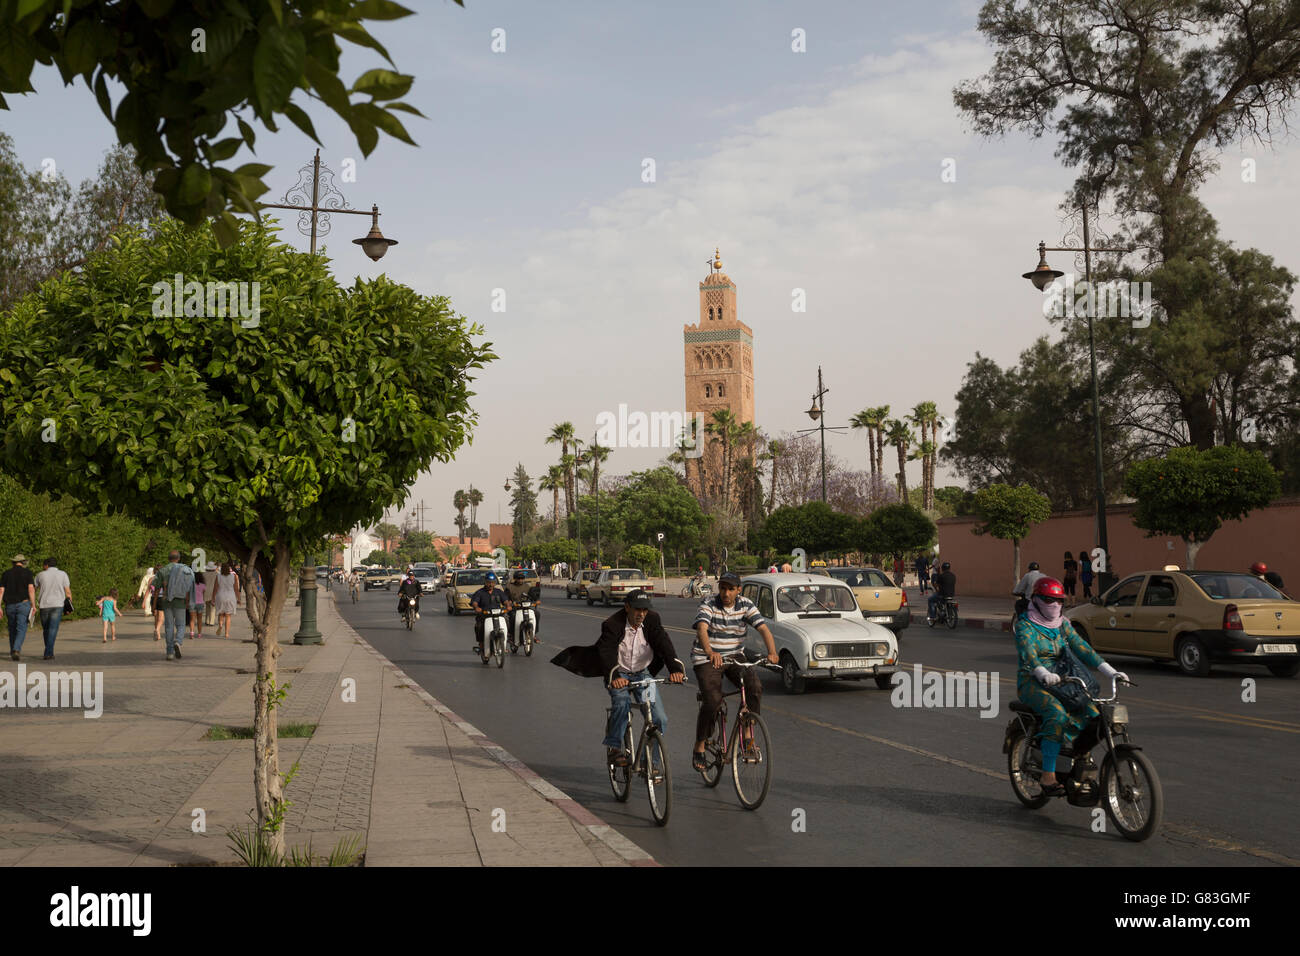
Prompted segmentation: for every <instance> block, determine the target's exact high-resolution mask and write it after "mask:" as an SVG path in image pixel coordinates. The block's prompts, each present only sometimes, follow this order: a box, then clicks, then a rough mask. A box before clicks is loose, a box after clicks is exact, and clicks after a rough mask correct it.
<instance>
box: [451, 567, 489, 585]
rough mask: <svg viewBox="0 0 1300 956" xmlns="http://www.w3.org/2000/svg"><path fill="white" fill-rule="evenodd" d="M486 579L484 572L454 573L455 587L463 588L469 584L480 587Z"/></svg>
mask: <svg viewBox="0 0 1300 956" xmlns="http://www.w3.org/2000/svg"><path fill="white" fill-rule="evenodd" d="M486 578H487V572H486V571H458V572H456V587H458V588H460V587H465V586H466V585H470V584H472V585H474V586H476V587H482V586H483V581H484V580H485V579H486Z"/></svg>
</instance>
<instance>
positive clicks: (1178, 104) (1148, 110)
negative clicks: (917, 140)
mask: <svg viewBox="0 0 1300 956" xmlns="http://www.w3.org/2000/svg"><path fill="white" fill-rule="evenodd" d="M979 29H980V31H981V32H982V33H983V34H984V35H985V37H986V38H987V39H988V40H989V41H990V42H991V43H992V44H993V47H994V49H995V54H994V62H993V65H992V67H991V68H990V69H989V71H988V72H987V73H986V74H985V75H984V76H982V77H980V78H979V79H977V80H973V81H967V82H964V83H962V84H960V85H959V86H958V87H957V88H956V89H955V90H954V93H953V95H954V100H955V103H956V105H957V108H958V109H959V110H960V111H961V113H962V114H963V115H964V116H965V117H966V118H967V119H968V120H969V121H970V122H971V124H972V125H973V126H974V129H975V131H976V132H977V133H979V134H981V135H984V136H989V137H995V136H997V137H1000V136H1003V135H1005V134H1006V133H1007V132H1009V131H1011V130H1015V129H1019V130H1023V131H1025V132H1028V133H1029V134H1030V135H1031V136H1035V137H1038V136H1041V135H1043V134H1044V133H1045V132H1048V131H1049V130H1054V131H1055V132H1056V134H1057V137H1058V138H1057V146H1056V155H1057V156H1058V157H1060V159H1061V161H1062V163H1063V164H1065V165H1066V166H1068V167H1070V168H1077V169H1078V170H1079V173H1078V176H1077V178H1076V180H1075V190H1074V197H1073V199H1074V200H1076V201H1077V200H1079V199H1086V200H1088V201H1089V202H1090V203H1091V205H1092V207H1093V208H1094V209H1096V208H1098V207H1099V206H1100V205H1102V204H1110V205H1113V206H1114V210H1115V213H1116V217H1115V218H1116V221H1118V222H1119V223H1121V227H1120V231H1119V232H1118V234H1116V235H1113V236H1111V239H1112V240H1113V241H1112V243H1110V244H1111V245H1118V246H1127V247H1133V248H1137V249H1140V250H1143V251H1144V253H1145V254H1146V256H1147V262H1148V265H1149V268H1150V274H1149V275H1148V276H1146V277H1145V278H1149V280H1150V281H1151V282H1152V285H1153V289H1152V292H1153V298H1154V300H1155V301H1156V302H1157V303H1159V309H1158V310H1157V315H1156V317H1155V320H1154V321H1153V323H1152V325H1151V327H1149V328H1146V329H1133V328H1132V327H1131V323H1117V322H1108V321H1101V322H1096V323H1094V325H1096V327H1097V332H1098V339H1099V343H1098V344H1099V346H1101V347H1102V348H1103V349H1104V351H1105V353H1106V354H1107V355H1108V356H1109V357H1110V358H1111V359H1112V360H1113V361H1115V362H1116V363H1117V364H1119V365H1121V366H1123V367H1124V370H1125V372H1126V373H1131V375H1132V377H1133V379H1134V382H1140V383H1141V385H1142V386H1143V387H1142V389H1141V394H1139V395H1137V397H1139V398H1141V399H1142V400H1143V402H1144V404H1146V405H1147V406H1148V407H1149V408H1150V410H1151V412H1153V413H1160V414H1152V415H1151V416H1149V417H1151V418H1154V421H1153V422H1151V423H1149V425H1148V427H1156V428H1157V429H1158V430H1172V431H1174V432H1175V433H1180V434H1181V435H1185V436H1186V438H1185V440H1186V442H1187V443H1189V444H1192V445H1194V446H1196V447H1198V448H1210V447H1212V446H1213V445H1214V444H1215V431H1216V398H1217V396H1216V395H1215V391H1214V389H1212V388H1211V382H1213V381H1216V380H1219V381H1222V380H1224V378H1225V377H1231V375H1232V372H1231V369H1232V368H1233V367H1235V366H1238V365H1240V364H1241V363H1242V362H1244V361H1246V360H1247V357H1248V355H1249V353H1250V351H1252V349H1253V343H1244V342H1241V341H1240V340H1239V339H1238V338H1237V337H1236V335H1235V333H1234V332H1231V331H1228V330H1226V329H1225V328H1224V326H1225V325H1227V326H1236V325H1238V324H1239V323H1240V322H1241V321H1243V320H1244V319H1245V317H1246V316H1247V315H1249V314H1250V313H1255V312H1258V311H1259V309H1258V308H1257V306H1258V305H1260V304H1262V305H1264V311H1270V310H1274V308H1275V306H1276V305H1277V304H1281V302H1282V301H1283V300H1284V299H1285V298H1287V297H1289V291H1288V290H1289V284H1290V282H1291V279H1290V277H1289V274H1286V273H1285V272H1284V270H1282V271H1279V270H1273V269H1271V268H1267V267H1266V268H1264V269H1262V270H1260V271H1259V274H1260V277H1261V278H1263V286H1271V287H1272V289H1265V288H1262V287H1261V288H1257V289H1256V291H1257V292H1259V293H1260V294H1261V298H1258V299H1256V300H1255V302H1251V301H1249V300H1246V301H1242V300H1238V302H1237V303H1228V304H1229V305H1231V306H1232V311H1233V312H1235V313H1237V314H1236V315H1232V316H1231V317H1230V318H1229V316H1228V315H1227V314H1225V312H1224V311H1223V310H1222V308H1219V307H1218V306H1222V305H1223V304H1225V296H1224V294H1223V293H1225V292H1229V290H1231V289H1232V288H1233V287H1236V288H1238V289H1242V288H1246V287H1247V286H1246V285H1243V283H1242V282H1240V281H1239V278H1240V277H1239V276H1234V275H1233V272H1234V267H1233V266H1231V265H1230V266H1229V268H1228V269H1226V270H1224V269H1223V268H1221V267H1219V266H1217V265H1216V262H1217V261H1219V260H1222V259H1225V258H1227V259H1232V258H1233V257H1234V256H1235V255H1236V254H1235V253H1232V252H1231V250H1229V249H1228V248H1227V247H1226V245H1225V244H1224V243H1222V242H1221V241H1220V240H1219V239H1218V238H1217V237H1216V235H1215V231H1216V230H1215V225H1214V220H1213V218H1212V217H1211V216H1210V215H1209V213H1208V212H1207V211H1206V210H1205V208H1204V206H1203V205H1202V204H1201V202H1200V201H1199V199H1198V198H1197V191H1198V190H1199V189H1200V187H1202V186H1203V185H1204V183H1205V181H1206V179H1207V178H1208V177H1209V176H1210V175H1211V173H1213V171H1214V170H1215V169H1216V167H1217V162H1216V160H1217V154H1218V151H1219V150H1222V149H1224V148H1226V147H1230V146H1232V145H1234V144H1236V143H1238V142H1241V141H1244V140H1252V139H1259V140H1263V141H1265V142H1267V141H1269V140H1270V139H1271V138H1272V136H1273V135H1274V134H1275V133H1277V132H1278V131H1279V130H1280V129H1282V128H1285V124H1286V122H1287V120H1286V117H1287V116H1289V115H1290V113H1291V111H1292V110H1293V108H1294V103H1295V96H1296V91H1297V85H1298V84H1300V57H1298V56H1297V55H1296V50H1297V46H1298V45H1300V18H1297V16H1296V10H1295V6H1294V4H1291V3H1281V2H1278V3H1244V4H1237V3H1218V2H1211V3H1192V2H1187V0H1150V2H1144V3H1140V4H1116V3H1114V2H1112V0H1041V2H1037V3H1033V4H1029V5H1025V4H1021V3H1018V2H1015V0H986V2H985V4H984V6H983V8H982V9H981V11H980V16H979ZM1073 204H1077V202H1076V203H1073ZM1250 255H1257V254H1253V253H1252V254H1250ZM1257 264H1258V265H1261V266H1263V265H1264V262H1263V260H1260V261H1259V262H1258V263H1257ZM1241 265H1243V266H1244V268H1246V269H1247V270H1251V269H1252V268H1253V267H1252V266H1250V265H1247V264H1245V263H1241ZM1268 265H1269V266H1271V263H1269V264H1268ZM1101 272H1102V276H1101V277H1102V278H1108V277H1109V276H1108V275H1107V274H1106V269H1104V268H1103V269H1102V270H1101ZM1216 272H1218V273H1219V276H1220V277H1221V278H1226V281H1218V280H1217V279H1216V278H1215V273H1216ZM1265 272H1267V273H1271V274H1270V275H1268V276H1264V275H1263V273H1265ZM1229 294H1230V292H1229ZM1225 320H1226V321H1225ZM1085 325H1086V324H1085V323H1082V322H1080V323H1076V326H1077V331H1076V332H1075V333H1074V334H1076V335H1083V334H1085V329H1084V326H1085ZM1275 327H1276V323H1275ZM1288 334H1289V333H1288ZM1224 346H1226V347H1228V348H1229V354H1228V355H1227V356H1222V355H1221V354H1220V352H1219V349H1220V348H1222V347H1224ZM1290 354H1291V355H1294V352H1292V353H1290ZM1224 359H1226V364H1225V363H1224V361H1223V360H1224ZM1269 364H1270V366H1272V367H1274V368H1276V367H1279V366H1285V365H1286V364H1287V362H1286V358H1285V356H1277V357H1274V358H1271V359H1270V362H1269ZM1225 369H1226V371H1225ZM1154 403H1163V408H1162V409H1157V408H1153V407H1151V406H1152V405H1153V404H1154ZM1162 418H1163V420H1164V424H1163V425H1162V424H1160V420H1161V419H1162ZM1170 426H1172V427H1170Z"/></svg>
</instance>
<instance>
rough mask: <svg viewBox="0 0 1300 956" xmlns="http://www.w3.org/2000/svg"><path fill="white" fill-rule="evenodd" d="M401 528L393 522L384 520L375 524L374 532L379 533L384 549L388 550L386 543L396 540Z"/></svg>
mask: <svg viewBox="0 0 1300 956" xmlns="http://www.w3.org/2000/svg"><path fill="white" fill-rule="evenodd" d="M400 532H401V529H400V528H398V527H397V525H395V524H389V523H388V522H386V521H383V522H380V523H379V524H377V525H375V534H377V535H379V537H380V540H382V541H383V542H384V551H388V543H389V542H390V541H396V540H397V536H398V534H399V533H400Z"/></svg>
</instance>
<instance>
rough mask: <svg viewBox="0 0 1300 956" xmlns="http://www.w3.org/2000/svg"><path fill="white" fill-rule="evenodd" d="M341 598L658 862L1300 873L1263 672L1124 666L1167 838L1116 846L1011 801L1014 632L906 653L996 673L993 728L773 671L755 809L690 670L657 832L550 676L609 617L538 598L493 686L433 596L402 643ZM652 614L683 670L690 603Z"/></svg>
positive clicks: (920, 637) (583, 705)
mask: <svg viewBox="0 0 1300 956" xmlns="http://www.w3.org/2000/svg"><path fill="white" fill-rule="evenodd" d="M335 594H336V596H339V597H342V598H343V600H342V601H340V602H339V607H340V609H341V610H342V613H343V616H344V617H345V618H346V619H347V620H348V621H349V623H351V624H352V625H353V627H355V628H356V629H357V630H358V631H359V632H360V633H361V634H362V635H363V636H364V637H365V638H366V640H367V641H369V642H370V643H371V644H373V645H374V646H375V647H376V648H378V649H379V650H380V651H381V652H382V653H383V654H385V655H386V656H387V657H388V658H389V659H390V660H392V661H394V662H395V663H396V664H398V665H399V666H400V667H401V668H402V669H403V670H404V671H405V672H406V673H407V674H408V675H409V676H410V677H411V678H412V679H413V680H415V681H417V682H419V683H420V685H421V686H423V687H424V688H425V689H426V690H428V691H429V692H430V693H431V694H433V695H434V696H435V697H437V698H438V699H440V700H441V701H443V702H444V703H445V704H447V705H448V706H449V707H451V708H453V709H454V710H455V711H456V712H457V713H459V714H460V715H461V716H463V717H464V718H465V719H466V720H469V721H471V722H472V723H473V724H475V725H476V726H477V727H479V728H480V729H481V730H482V731H483V732H484V733H486V734H487V735H488V736H489V737H490V738H491V739H492V740H494V741H495V742H497V743H498V744H500V745H501V746H503V747H505V748H506V749H507V750H509V751H510V752H511V753H513V754H514V755H515V756H516V757H518V758H519V759H520V760H522V761H523V762H524V763H526V764H527V765H528V766H530V767H531V768H532V769H533V770H535V771H536V772H537V773H539V774H541V775H542V776H543V777H545V778H546V779H547V780H549V781H550V782H551V783H553V784H554V785H555V786H557V787H559V788H560V789H561V790H564V791H565V792H566V793H568V794H569V795H570V796H572V797H573V798H574V799H576V800H578V801H579V802H580V803H582V804H583V805H584V806H586V807H587V808H588V809H590V810H591V811H592V812H594V813H595V814H597V815H598V816H600V817H602V818H603V819H604V820H605V821H606V822H608V823H609V824H610V825H612V826H614V827H616V828H617V829H618V830H619V831H620V832H622V833H623V834H624V835H625V836H627V837H628V838H629V839H631V840H632V841H633V842H635V843H636V844H638V845H639V846H641V847H643V848H644V849H645V850H646V851H647V852H649V853H651V854H652V855H653V856H654V857H655V859H657V860H658V861H659V862H661V863H664V864H670V865H673V864H675V865H738V866H756V865H757V866H761V865H773V864H777V865H917V864H924V865H956V866H974V865H989V864H992V865H1023V864H1038V865H1043V864H1054V865H1062V864H1063V865H1088V864H1102V865H1112V864H1113V865H1126V866H1145V865H1150V866H1189V867H1190V866H1195V867H1225V866H1275V865H1292V866H1294V865H1300V828H1298V827H1296V826H1295V802H1296V793H1297V790H1298V789H1300V771H1298V770H1297V760H1296V757H1297V755H1300V746H1298V744H1300V739H1298V737H1300V680H1297V679H1279V678H1275V677H1273V676H1272V675H1270V674H1269V673H1268V672H1267V671H1266V670H1264V669H1263V668H1258V669H1255V668H1249V667H1236V668H1216V669H1215V671H1214V673H1213V675H1212V676H1211V677H1210V678H1208V679H1204V680H1197V679H1194V678H1188V677H1184V676H1182V675H1180V674H1179V673H1177V671H1176V669H1175V668H1174V667H1173V665H1158V664H1154V663H1151V662H1144V661H1140V660H1136V659H1119V658H1117V659H1115V660H1114V662H1113V663H1115V664H1116V666H1117V667H1119V668H1120V669H1121V670H1124V671H1126V672H1127V673H1128V674H1129V675H1130V676H1131V677H1132V678H1133V680H1135V681H1136V682H1137V683H1138V684H1139V685H1140V686H1139V687H1137V688H1125V689H1122V691H1121V699H1122V700H1124V701H1125V702H1126V703H1127V704H1128V705H1129V711H1130V715H1131V728H1132V733H1133V735H1134V738H1135V740H1136V742H1137V743H1138V744H1140V745H1141V746H1142V747H1143V748H1144V752H1145V753H1146V754H1147V756H1148V757H1150V759H1151V760H1152V761H1153V762H1154V764H1155V767H1156V769H1157V771H1158V773H1159V775H1160V779H1161V783H1162V785H1163V789H1164V794H1165V806H1166V809H1165V822H1164V826H1163V827H1162V829H1161V832H1160V833H1158V834H1157V835H1156V836H1155V837H1153V838H1152V839H1151V840H1148V841H1147V842H1145V843H1131V842H1129V841H1126V840H1124V839H1122V838H1121V837H1120V836H1119V835H1118V834H1117V833H1115V832H1114V828H1113V826H1111V824H1110V821H1109V820H1107V821H1105V823H1106V832H1094V829H1093V816H1092V811H1091V810H1089V809H1086V808H1080V807H1071V806H1069V805H1068V804H1067V803H1066V802H1065V801H1064V800H1054V801H1052V802H1051V803H1050V804H1049V805H1048V806H1047V807H1045V808H1043V809H1041V810H1037V811H1031V810H1027V809H1025V808H1023V807H1022V806H1021V805H1020V804H1019V803H1018V802H1017V801H1016V799H1015V797H1014V795H1013V794H1012V791H1011V786H1010V783H1009V782H1008V779H1007V773H1006V757H1005V756H1004V755H1003V753H1002V740H1003V732H1004V729H1005V727H1006V725H1007V721H1008V720H1009V719H1010V716H1011V715H1010V712H1009V709H1008V707H1009V704H1010V702H1011V701H1012V700H1013V699H1014V698H1015V670H1016V654H1015V647H1014V644H1013V642H1012V639H1011V636H1010V635H1009V634H1007V633H1005V632H1001V631H982V630H980V631H977V630H967V629H958V630H956V631H940V630H929V629H928V628H926V627H925V624H924V621H923V620H922V621H921V623H920V626H919V627H918V626H917V625H916V624H914V625H913V626H912V627H910V628H908V629H906V630H904V631H903V633H902V641H901V647H902V662H903V664H904V665H905V666H907V667H908V668H911V666H912V665H913V664H916V663H921V664H922V665H923V666H924V667H925V668H927V669H929V668H938V669H945V670H947V669H951V670H958V671H976V672H987V673H989V674H990V675H996V681H997V687H998V690H999V694H998V710H997V715H996V717H989V718H983V717H981V716H980V712H979V710H978V709H976V708H973V707H966V708H953V707H946V708H921V707H912V708H906V707H895V706H894V705H893V703H892V700H891V697H892V694H891V692H890V691H883V690H880V689H878V688H877V687H876V686H875V684H874V683H873V682H872V681H869V680H868V681H863V682H858V683H835V684H818V685H812V684H811V682H810V689H809V691H808V692H807V693H805V694H803V695H799V696H792V695H789V694H786V693H785V692H784V691H783V689H782V688H781V684H780V679H779V676H778V675H777V674H775V673H764V674H763V683H764V696H763V704H764V706H763V715H764V718H765V720H766V722H767V724H768V727H769V730H770V732H771V734H772V738H773V751H774V753H773V761H774V762H773V782H772V789H771V792H770V794H769V795H768V798H767V801H766V802H765V803H764V804H763V806H762V807H760V808H759V809H758V810H757V811H754V812H750V811H746V810H744V809H742V808H741V806H740V804H739V802H738V801H737V799H736V794H735V790H734V788H733V787H732V786H731V780H730V776H729V775H728V776H724V778H723V780H722V782H721V783H720V784H719V786H718V787H717V789H714V790H710V789H707V788H706V787H705V786H704V785H703V783H702V782H701V780H700V778H699V776H698V775H697V774H695V773H694V772H692V771H691V769H690V756H689V751H690V749H691V741H692V739H693V737H694V720H695V713H696V708H697V706H698V705H697V703H696V700H695V692H694V683H693V679H694V675H693V674H691V673H689V672H688V678H689V679H691V680H692V683H691V684H690V685H689V686H686V687H673V686H667V685H660V688H661V691H662V693H663V697H664V701H665V706H666V708H667V713H668V721H669V727H668V739H669V741H670V742H671V744H672V747H673V749H672V753H671V758H672V769H673V772H674V787H673V794H674V806H673V811H672V817H671V819H670V820H669V822H668V825H667V827H664V828H659V827H656V826H655V825H654V823H653V821H652V820H651V818H650V810H649V804H648V801H647V799H646V795H645V792H644V789H636V788H635V787H634V789H633V792H632V795H631V797H630V799H629V801H628V802H627V803H625V804H620V803H618V802H616V801H615V800H614V797H613V795H612V794H611V793H610V789H609V783H608V777H607V774H606V770H605V766H604V749H603V747H602V746H601V739H602V737H603V727H604V717H605V707H606V705H607V702H608V695H607V694H606V692H605V690H604V688H603V686H602V685H601V682H600V680H599V679H590V680H583V679H581V678H578V677H575V676H574V675H572V674H570V673H568V672H567V671H564V670H562V669H560V668H558V667H555V666H553V665H552V664H550V658H551V657H552V656H554V655H555V654H556V653H557V652H558V651H559V650H560V649H561V648H563V647H565V646H567V645H570V644H591V643H593V642H594V641H595V639H596V637H597V635H598V633H599V624H600V621H601V620H603V618H604V617H606V616H607V615H608V614H610V613H613V612H612V611H606V610H603V609H601V608H599V607H594V608H588V607H587V606H586V603H585V602H577V601H565V600H564V598H563V592H562V591H561V592H558V594H557V592H554V591H551V590H547V591H546V592H545V595H544V604H543V617H542V623H541V632H540V636H541V637H542V638H543V639H544V640H545V642H546V643H545V644H543V645H541V647H539V648H538V649H537V651H536V652H535V653H534V655H533V657H532V658H530V659H525V658H524V657H523V655H522V653H521V654H519V655H518V656H516V657H513V658H511V659H510V660H509V661H508V662H507V664H506V667H505V669H504V670H497V669H496V667H495V666H493V667H484V666H483V665H482V664H481V663H480V662H479V660H478V658H477V657H476V656H475V655H474V654H473V653H472V652H471V645H472V644H473V618H472V617H471V616H468V615H462V616H460V617H451V616H449V615H448V614H447V613H446V601H445V598H444V597H443V594H442V592H438V593H435V594H433V595H425V597H424V601H423V608H422V615H421V620H420V621H419V622H417V624H416V627H415V630H414V631H413V632H411V633H408V632H407V631H406V630H405V629H404V628H403V627H402V624H401V621H400V620H399V618H398V616H397V612H396V605H397V598H396V594H395V593H389V592H380V591H376V592H371V593H369V594H363V595H362V599H361V601H360V602H359V603H358V604H356V605H355V606H354V605H353V604H352V603H351V602H350V601H348V600H347V597H346V592H340V591H339V590H338V589H337V588H336V590H335ZM656 603H657V607H658V609H659V610H660V611H661V612H662V614H663V618H664V624H665V626H666V627H667V628H668V631H669V635H670V636H671V637H672V640H673V642H674V644H675V645H676V648H677V651H678V656H679V657H681V658H682V659H683V660H685V661H688V653H689V648H690V644H691V639H692V638H691V634H690V632H689V624H690V621H691V618H692V616H693V613H694V606H693V605H689V604H688V603H687V602H685V601H681V600H677V599H660V600H658V601H657V602H656ZM688 665H689V661H688ZM1244 678H1253V680H1254V682H1255V693H1256V696H1257V700H1256V701H1255V702H1251V703H1247V702H1243V700H1242V696H1243V683H1242V682H1243V679H1244ZM1105 683H1106V684H1108V682H1105ZM634 719H635V720H637V721H638V722H639V719H640V718H639V717H634ZM800 822H802V824H803V826H802V827H800V826H799V824H800Z"/></svg>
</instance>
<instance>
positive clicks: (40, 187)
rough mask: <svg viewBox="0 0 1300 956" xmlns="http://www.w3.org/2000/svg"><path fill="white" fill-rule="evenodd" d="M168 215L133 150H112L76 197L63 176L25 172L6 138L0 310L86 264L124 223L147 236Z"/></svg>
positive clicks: (1, 142) (1, 137)
mask: <svg viewBox="0 0 1300 956" xmlns="http://www.w3.org/2000/svg"><path fill="white" fill-rule="evenodd" d="M161 215H162V204H161V202H160V200H159V197H158V195H157V194H156V193H155V192H154V191H153V184H152V182H151V181H150V180H148V179H147V178H146V177H144V176H141V175H140V172H139V170H137V169H136V168H135V165H134V164H133V162H132V154H131V152H130V151H129V150H126V149H123V148H122V147H120V146H117V147H114V148H113V149H111V150H109V151H108V152H107V153H106V154H105V157H104V162H103V164H102V165H101V166H100V168H99V172H98V173H97V174H96V176H95V178H94V179H87V180H85V181H84V182H83V183H82V184H81V186H80V188H79V189H77V191H76V192H75V193H74V192H73V190H72V186H71V185H70V184H69V183H68V180H67V179H66V178H65V177H64V176H63V174H62V173H61V172H60V173H56V174H55V175H53V176H47V175H45V171H44V170H41V171H31V172H29V171H28V170H25V169H24V168H23V167H22V164H21V163H20V162H19V160H18V156H17V154H16V153H15V152H14V148H13V140H12V139H10V137H9V136H7V135H6V134H4V133H0V312H3V311H4V310H5V309H7V308H9V306H11V305H12V304H13V303H14V302H15V301H16V300H17V299H18V298H19V297H21V296H23V295H26V294H27V293H28V292H30V291H31V290H32V289H34V288H36V287H37V286H38V285H40V284H41V283H42V282H44V281H45V280H46V279H48V278H50V277H51V276H54V275H57V274H58V273H60V272H63V271H65V270H67V269H71V268H73V267H75V266H78V265H80V264H81V263H83V262H84V261H85V260H86V257H87V256H88V255H90V253H91V252H93V251H95V250H96V249H99V248H102V247H103V245H104V244H105V243H106V242H107V241H108V238H109V236H110V235H111V234H112V233H113V232H114V231H115V230H117V229H118V228H120V227H121V226H123V225H138V226H141V227H142V228H145V229H146V230H147V229H149V228H150V227H151V224H152V223H153V222H154V221H155V220H157V219H158V217H159V216H161Z"/></svg>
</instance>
